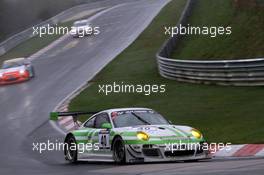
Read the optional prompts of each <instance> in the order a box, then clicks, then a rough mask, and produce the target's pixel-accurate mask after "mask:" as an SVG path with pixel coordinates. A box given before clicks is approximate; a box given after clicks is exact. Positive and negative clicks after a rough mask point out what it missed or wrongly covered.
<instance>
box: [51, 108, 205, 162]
mask: <svg viewBox="0 0 264 175" xmlns="http://www.w3.org/2000/svg"><path fill="white" fill-rule="evenodd" d="M83 114H86V113H85V112H72V113H71V112H66V113H60V112H54V113H51V119H53V120H57V119H58V117H59V116H69V115H71V116H73V117H74V118H76V116H78V115H83ZM87 114H88V113H87ZM204 143H205V139H204V138H203V135H202V134H201V133H200V132H199V131H198V130H196V129H194V128H191V127H189V126H179V125H173V124H171V122H169V121H168V120H166V119H165V118H164V117H162V116H161V115H160V114H158V113H157V112H155V111H154V110H152V109H147V108H120V109H110V110H105V111H102V112H98V113H96V114H94V115H93V116H91V117H90V118H89V119H88V120H87V121H85V122H84V123H83V124H82V125H81V127H80V128H79V129H78V130H74V131H71V132H69V133H67V135H66V137H65V141H64V154H65V158H66V160H68V161H69V162H71V163H75V162H77V161H114V162H117V163H135V162H161V161H197V160H202V159H208V158H210V156H209V151H206V150H204V149H203V144H204Z"/></svg>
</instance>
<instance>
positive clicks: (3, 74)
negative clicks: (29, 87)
mask: <svg viewBox="0 0 264 175" xmlns="http://www.w3.org/2000/svg"><path fill="white" fill-rule="evenodd" d="M33 77H34V68H33V66H32V65H31V62H30V61H29V60H28V59H26V58H16V59H11V60H7V61H4V63H3V65H2V68H1V69H0V85H4V84H12V83H18V82H23V81H27V80H29V79H31V78H33Z"/></svg>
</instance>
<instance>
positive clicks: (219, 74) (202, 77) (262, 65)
mask: <svg viewBox="0 0 264 175" xmlns="http://www.w3.org/2000/svg"><path fill="white" fill-rule="evenodd" d="M195 3H196V0H188V1H187V4H186V6H185V9H184V11H183V13H182V15H181V18H180V20H179V22H178V26H179V25H180V24H182V25H186V24H187V19H188V17H189V16H190V14H191V11H192V8H193V7H194V5H195ZM180 38H181V36H179V35H175V36H174V37H171V38H170V39H169V40H167V41H166V42H165V43H164V45H163V46H162V48H161V50H160V51H159V52H158V53H157V55H156V57H157V63H158V69H159V73H160V75H161V76H163V77H164V78H168V79H172V80H177V81H183V82H190V83H203V84H218V85H233V86H263V85H264V58H257V59H241V60H219V61H206V60H203V61H197V60H177V59H171V58H169V57H170V56H171V54H172V52H173V50H174V49H175V46H176V44H177V42H178V41H179V39H180Z"/></svg>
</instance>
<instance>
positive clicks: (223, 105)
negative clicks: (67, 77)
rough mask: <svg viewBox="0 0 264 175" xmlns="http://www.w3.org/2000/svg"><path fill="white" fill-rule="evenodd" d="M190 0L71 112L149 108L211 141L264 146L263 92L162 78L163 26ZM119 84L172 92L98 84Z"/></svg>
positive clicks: (169, 9)
mask: <svg viewBox="0 0 264 175" xmlns="http://www.w3.org/2000/svg"><path fill="white" fill-rule="evenodd" d="M185 2H186V1H185V0H178V1H172V2H170V4H168V5H167V6H166V7H165V8H164V9H163V10H162V11H161V12H160V14H159V15H158V16H157V17H156V18H155V19H154V21H153V22H152V23H151V25H150V26H149V27H148V28H147V29H146V30H145V31H144V32H143V33H142V34H141V35H140V36H139V38H138V39H137V40H136V41H135V42H134V43H133V44H132V45H131V46H130V47H128V48H127V49H126V50H125V51H124V52H123V53H121V54H120V55H119V56H118V57H117V58H116V59H115V60H113V61H112V62H111V63H110V64H109V65H108V66H106V67H105V68H104V69H103V71H101V72H100V73H99V74H98V75H97V76H96V77H95V78H94V80H93V81H92V84H91V86H90V87H88V88H87V89H85V90H84V91H83V92H82V93H81V94H80V95H79V96H77V97H76V98H75V99H73V100H72V101H71V103H70V106H69V110H71V111H79V110H82V111H97V110H102V109H108V108H117V107H118V108H119V107H149V108H153V109H155V110H156V111H158V112H160V113H161V114H162V115H164V116H165V117H166V118H167V119H169V120H171V121H173V122H174V123H175V124H179V125H190V126H192V127H195V128H197V129H199V130H201V131H202V132H203V133H204V135H205V137H206V138H207V139H208V141H210V142H232V143H264V137H263V134H264V127H263V123H264V117H263V116H262V115H263V114H264V108H263V106H264V96H263V95H262V94H263V88H261V87H241V88H240V87H222V86H210V85H196V84H187V83H178V82H176V81H171V80H166V79H164V78H161V77H160V76H159V74H158V71H157V66H156V58H155V54H156V52H157V51H158V50H159V49H160V46H161V45H162V44H163V42H164V41H165V39H166V36H165V35H164V33H163V31H164V29H163V27H164V26H165V25H166V26H167V25H175V24H176V22H177V20H178V18H179V16H180V13H181V11H182V10H183V7H184V5H185ZM113 82H117V83H121V82H124V84H143V85H144V84H158V85H160V84H165V85H166V93H163V94H151V95H150V96H145V95H142V94H128V93H126V94H124V93H123V94H122V93H118V94H117V93H116V94H109V95H108V96H106V95H103V94H101V93H98V90H99V88H98V85H103V84H109V83H110V84H112V83H113ZM84 119H85V118H82V120H84Z"/></svg>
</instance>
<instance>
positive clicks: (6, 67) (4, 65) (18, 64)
mask: <svg viewBox="0 0 264 175" xmlns="http://www.w3.org/2000/svg"><path fill="white" fill-rule="evenodd" d="M21 65H22V64H20V63H18V62H10V63H4V64H3V66H2V69H9V68H13V67H19V66H21Z"/></svg>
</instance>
